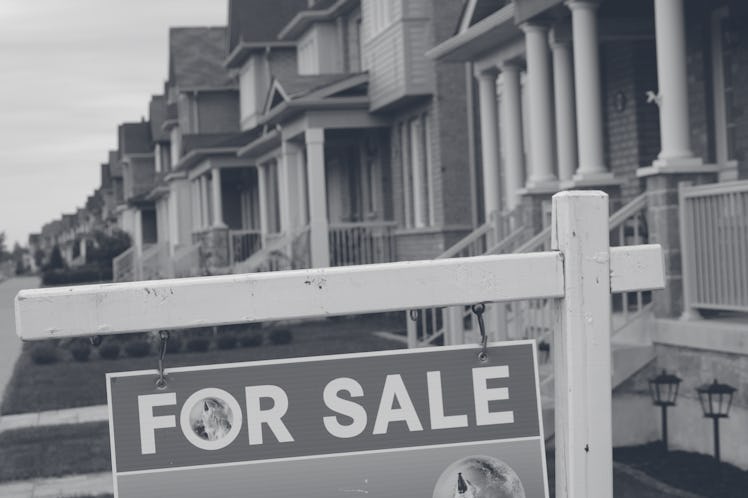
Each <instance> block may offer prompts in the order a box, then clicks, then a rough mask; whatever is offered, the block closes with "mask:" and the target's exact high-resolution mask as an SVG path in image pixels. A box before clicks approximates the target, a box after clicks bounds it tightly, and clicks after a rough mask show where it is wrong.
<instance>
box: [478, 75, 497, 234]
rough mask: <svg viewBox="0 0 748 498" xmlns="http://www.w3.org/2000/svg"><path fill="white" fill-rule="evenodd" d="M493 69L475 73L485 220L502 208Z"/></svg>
mask: <svg viewBox="0 0 748 498" xmlns="http://www.w3.org/2000/svg"><path fill="white" fill-rule="evenodd" d="M496 76H497V73H496V70H495V69H492V70H490V71H486V72H483V73H480V74H479V75H478V89H479V93H478V98H479V101H480V140H481V158H482V164H483V208H484V211H485V219H486V221H488V220H489V219H490V217H491V216H492V213H494V212H496V213H498V212H499V211H500V210H501V196H500V188H501V187H500V185H499V184H500V181H499V168H500V159H499V123H498V100H497V98H496Z"/></svg>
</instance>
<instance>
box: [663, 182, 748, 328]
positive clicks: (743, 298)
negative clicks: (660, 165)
mask: <svg viewBox="0 0 748 498" xmlns="http://www.w3.org/2000/svg"><path fill="white" fill-rule="evenodd" d="M678 193H679V201H680V202H679V205H680V234H681V251H682V253H681V254H682V268H683V284H684V314H685V315H686V316H688V315H689V314H690V315H697V314H698V310H715V311H737V312H748V181H739V182H725V183H715V184H710V185H701V186H689V185H687V184H681V185H679V192H678Z"/></svg>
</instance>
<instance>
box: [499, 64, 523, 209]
mask: <svg viewBox="0 0 748 498" xmlns="http://www.w3.org/2000/svg"><path fill="white" fill-rule="evenodd" d="M501 119H502V126H501V131H502V136H501V146H502V149H503V152H504V199H505V203H506V207H507V208H508V209H514V208H516V207H517V206H518V205H519V203H520V196H519V193H518V192H519V190H520V189H522V187H523V184H524V171H525V159H524V138H523V136H522V91H521V88H520V81H519V66H517V65H516V64H504V65H502V66H501Z"/></svg>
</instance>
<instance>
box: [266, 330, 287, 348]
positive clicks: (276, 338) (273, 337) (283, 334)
mask: <svg viewBox="0 0 748 498" xmlns="http://www.w3.org/2000/svg"><path fill="white" fill-rule="evenodd" d="M268 338H269V339H270V342H272V343H273V344H275V345H278V346H280V345H283V344H290V343H291V342H292V341H293V334H292V333H291V331H290V330H288V329H275V330H273V331H271V332H270V335H269V336H268Z"/></svg>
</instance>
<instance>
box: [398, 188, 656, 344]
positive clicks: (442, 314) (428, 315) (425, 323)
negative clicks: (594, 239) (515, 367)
mask: <svg viewBox="0 0 748 498" xmlns="http://www.w3.org/2000/svg"><path fill="white" fill-rule="evenodd" d="M646 208H647V200H646V194H641V195H639V196H638V197H636V198H635V199H633V200H632V201H630V202H629V203H628V204H626V205H625V206H624V207H622V208H621V209H619V210H618V211H616V212H615V213H614V214H613V215H612V216H611V217H610V219H609V227H610V245H611V246H623V245H638V244H645V243H647V239H648V230H647V224H646ZM478 230H481V228H480V227H479V229H478ZM476 232H477V230H476ZM474 233H475V232H474ZM528 233H529V230H527V229H526V228H525V227H523V226H521V225H519V226H517V227H516V228H515V229H514V230H511V231H510V232H508V234H507V235H506V237H504V238H503V239H502V240H500V241H498V242H497V243H496V244H494V245H493V246H492V247H490V248H489V249H488V250H487V251H486V254H506V253H529V252H543V251H549V250H550V249H551V227H550V226H548V227H546V228H544V229H543V230H541V231H540V232H538V233H537V234H535V235H534V236H532V237H529V238H528ZM463 240H466V239H463ZM612 299H613V303H612V305H613V311H614V316H613V320H614V327H613V328H614V332H616V331H618V330H620V329H621V328H622V327H623V326H625V325H626V324H627V323H629V322H630V321H631V320H632V319H633V318H635V317H636V316H639V314H640V313H641V312H642V311H643V310H644V308H645V307H646V306H647V305H648V303H649V302H650V301H651V292H650V291H643V292H641V291H640V292H627V293H620V294H614V295H613V298H612ZM435 315H438V316H435ZM485 318H486V320H485V321H486V326H487V329H488V333H489V334H494V336H503V337H506V338H508V339H535V340H537V341H538V342H539V343H540V342H543V341H545V342H546V343H550V341H551V337H552V333H551V332H552V330H553V321H554V314H553V303H552V300H550V299H530V300H524V301H517V302H510V303H499V304H492V305H489V306H488V307H487V310H486V316H485ZM445 327H449V328H450V329H455V328H456V329H457V330H449V331H448V332H447V331H446V330H445ZM407 330H408V344H409V346H410V347H419V346H427V345H432V344H434V343H435V342H436V343H440V342H442V341H444V343H445V344H453V343H457V344H459V343H463V342H465V341H475V340H477V337H478V323H477V319H476V316H475V314H474V313H473V312H472V311H471V308H470V306H457V307H451V308H433V309H422V310H415V311H414V312H409V314H408V321H407Z"/></svg>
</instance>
